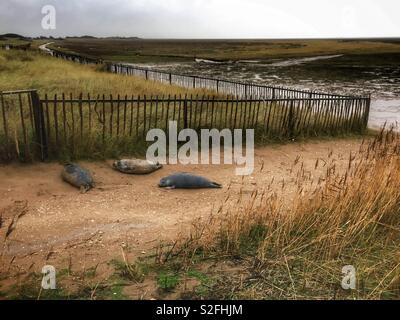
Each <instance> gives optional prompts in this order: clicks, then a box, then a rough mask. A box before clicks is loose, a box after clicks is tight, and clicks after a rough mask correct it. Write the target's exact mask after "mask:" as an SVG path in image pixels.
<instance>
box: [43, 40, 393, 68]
mask: <svg viewBox="0 0 400 320" xmlns="http://www.w3.org/2000/svg"><path fill="white" fill-rule="evenodd" d="M50 47H53V48H56V49H58V50H65V51H67V52H75V53H81V54H84V55H87V56H91V57H99V58H102V59H104V60H111V61H125V62H136V63H138V62H171V61H175V62H179V61H185V60H186V61H187V60H193V59H195V58H202V59H212V60H219V61H225V60H242V59H252V60H254V59H257V60H265V59H271V58H285V57H303V56H311V55H330V54H375V53H380V54H382V53H400V42H399V41H394V40H392V41H389V40H385V39H381V40H380V39H371V40H368V39H366V40H261V39H260V40H142V39H88V38H83V39H82V38H67V39H65V40H58V41H56V42H55V43H54V44H53V45H51V46H50Z"/></svg>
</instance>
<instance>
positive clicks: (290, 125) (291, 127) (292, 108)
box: [288, 100, 295, 139]
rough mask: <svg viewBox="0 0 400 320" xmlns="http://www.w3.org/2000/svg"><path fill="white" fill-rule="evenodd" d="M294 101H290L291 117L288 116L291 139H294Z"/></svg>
mask: <svg viewBox="0 0 400 320" xmlns="http://www.w3.org/2000/svg"><path fill="white" fill-rule="evenodd" d="M293 104H294V103H293V100H292V101H290V107H289V115H288V126H289V128H288V129H289V138H290V139H293V138H294V124H295V121H294V106H293Z"/></svg>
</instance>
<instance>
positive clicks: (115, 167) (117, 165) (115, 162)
mask: <svg viewBox="0 0 400 320" xmlns="http://www.w3.org/2000/svg"><path fill="white" fill-rule="evenodd" d="M112 166H113V168H114V169H115V170H118V168H121V160H117V161H114V162H113V164H112Z"/></svg>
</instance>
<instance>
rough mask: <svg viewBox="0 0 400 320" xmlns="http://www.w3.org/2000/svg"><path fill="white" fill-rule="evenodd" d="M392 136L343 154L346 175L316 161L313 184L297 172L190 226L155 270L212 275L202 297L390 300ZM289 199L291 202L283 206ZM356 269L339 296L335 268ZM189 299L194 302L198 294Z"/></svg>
mask: <svg viewBox="0 0 400 320" xmlns="http://www.w3.org/2000/svg"><path fill="white" fill-rule="evenodd" d="M399 150H400V136H399V135H398V134H396V133H394V132H392V131H388V132H382V133H381V134H380V135H379V136H378V137H376V138H375V139H374V140H373V141H371V142H369V143H364V144H363V145H362V146H361V147H360V150H359V152H358V153H357V154H350V156H349V164H348V168H347V170H346V172H345V173H343V174H337V173H336V171H335V163H334V161H332V162H331V163H326V164H323V163H319V162H318V161H317V162H316V164H315V167H316V168H317V167H318V166H321V165H325V166H326V171H325V172H326V173H325V174H324V176H322V177H320V178H319V179H310V177H311V176H312V174H310V173H307V172H305V171H304V169H303V167H302V166H301V163H297V164H294V166H293V170H295V169H296V166H300V168H298V170H299V172H298V180H297V190H296V192H295V195H294V199H293V201H292V202H290V201H285V200H286V199H285V198H286V197H287V196H288V195H289V194H290V192H289V191H290V190H287V188H286V187H285V186H284V184H283V185H282V190H281V192H280V193H276V192H272V191H271V190H270V189H269V188H266V189H264V190H258V191H257V192H254V193H253V194H252V197H251V200H239V202H238V203H237V204H235V206H234V207H233V208H232V207H229V208H224V207H221V208H220V209H219V210H218V212H217V213H215V214H214V215H212V216H211V217H209V218H208V219H207V220H206V221H203V222H197V223H196V224H195V225H194V227H193V231H192V232H191V234H190V235H189V236H187V237H186V236H182V237H180V238H178V239H177V240H176V241H175V242H174V244H173V245H171V248H170V249H166V250H165V251H164V255H163V256H162V257H161V258H160V260H159V261H161V264H162V265H164V266H165V265H171V264H172V265H174V266H175V267H176V266H180V270H181V272H182V273H184V272H186V271H185V270H187V268H196V267H197V268H204V266H205V265H207V264H209V262H210V261H213V263H214V264H216V265H220V266H222V265H224V266H227V267H225V269H222V270H221V268H219V269H218V268H214V271H213V270H212V269H209V270H211V271H210V272H209V274H208V276H209V277H212V278H213V279H214V282H213V285H212V287H211V288H210V290H208V291H206V292H203V293H202V295H201V297H202V298H218V299H221V298H222V299H238V298H244V299H354V298H356V299H387V298H390V299H393V298H396V299H397V298H398V297H399V294H400V280H399V274H400V264H399V261H398V247H399V245H400V237H399V230H400V219H399V213H400V212H399V205H400V191H399V190H400V183H399V181H400V166H399V164H400V152H399ZM288 203H290V204H288ZM346 265H352V266H354V267H355V269H356V279H357V286H356V289H355V290H343V289H342V287H341V282H342V278H343V276H344V274H342V268H343V267H344V266H346ZM197 297H198V298H199V297H200V296H197Z"/></svg>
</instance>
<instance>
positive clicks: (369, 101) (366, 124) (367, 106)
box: [364, 94, 371, 129]
mask: <svg viewBox="0 0 400 320" xmlns="http://www.w3.org/2000/svg"><path fill="white" fill-rule="evenodd" d="M370 109H371V94H369V96H368V98H367V105H366V108H365V120H364V121H365V125H364V129H367V128H368V120H369V111H370Z"/></svg>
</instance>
